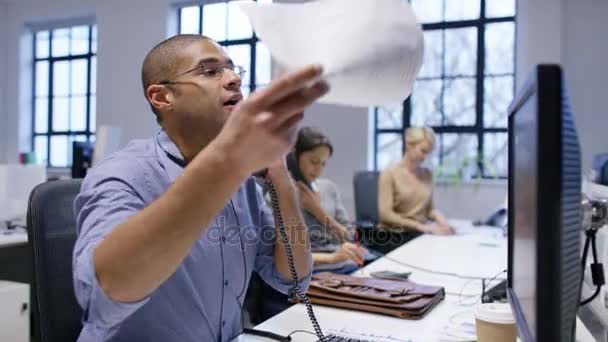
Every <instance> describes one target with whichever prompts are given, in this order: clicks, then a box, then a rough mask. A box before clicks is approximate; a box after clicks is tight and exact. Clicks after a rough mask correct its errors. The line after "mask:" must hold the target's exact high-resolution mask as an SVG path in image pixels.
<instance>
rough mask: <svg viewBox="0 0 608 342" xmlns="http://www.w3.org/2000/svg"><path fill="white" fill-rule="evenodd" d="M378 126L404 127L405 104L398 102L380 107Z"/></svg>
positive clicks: (389, 127) (380, 127)
mask: <svg viewBox="0 0 608 342" xmlns="http://www.w3.org/2000/svg"><path fill="white" fill-rule="evenodd" d="M377 113H378V116H377V118H378V119H377V120H378V121H377V122H376V127H378V128H379V129H382V128H388V129H402V128H403V106H402V105H401V104H396V105H392V106H383V107H378V112H377Z"/></svg>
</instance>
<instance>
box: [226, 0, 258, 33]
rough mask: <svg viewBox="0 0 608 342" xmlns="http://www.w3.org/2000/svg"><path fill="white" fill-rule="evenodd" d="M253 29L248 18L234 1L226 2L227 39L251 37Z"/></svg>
mask: <svg viewBox="0 0 608 342" xmlns="http://www.w3.org/2000/svg"><path fill="white" fill-rule="evenodd" d="M251 36H253V30H252V29H251V25H249V19H248V18H247V16H246V15H245V13H243V11H241V9H240V8H239V7H238V5H237V3H236V2H232V1H231V2H229V3H228V39H243V38H251Z"/></svg>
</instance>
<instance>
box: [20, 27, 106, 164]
mask: <svg viewBox="0 0 608 342" xmlns="http://www.w3.org/2000/svg"><path fill="white" fill-rule="evenodd" d="M78 26H87V28H88V39H87V41H88V42H87V44H88V46H87V53H82V54H76V55H72V54H71V52H70V53H68V54H67V55H65V56H59V57H55V56H53V54H52V51H53V40H54V39H53V31H55V30H61V29H72V28H73V27H78ZM96 26H97V25H96V23H94V22H92V21H88V20H87V21H85V22H80V21H75V22H73V23H72V22H67V23H65V24H63V25H60V24H54V25H49V26H46V27H45V26H36V27H32V28H31V34H32V50H31V51H32V62H31V66H32V73H31V75H32V79H31V82H32V83H31V84H32V88H31V91H32V93H31V103H30V108H31V127H30V132H31V137H30V138H31V139H30V143H31V146H32V148H31V150H32V151H35V149H36V138H37V137H46V167H47V168H49V169H63V168H70V167H71V165H72V161H71V160H69V159H68V160H67V164H66V165H65V166H57V165H52V164H51V138H52V137H55V136H65V137H66V138H67V139H68V143H69V142H70V138H71V137H74V136H85V137H86V141H91V140H92V138H93V139H94V136H95V132H94V130H93V129H92V128H93V127H92V126H93V124H94V123H92V122H91V121H92V120H91V119H92V118H91V111H92V110H91V109H92V108H91V98H92V96H95V97H96V96H97V89H96V88H97V87H96V85H93V84H91V81H92V79H91V74H92V60H93V58H97V47H96V46H95V52H93V30H94V29H95V30H96V29H97V27H96ZM44 31H46V32H48V35H49V38H48V56H47V57H41V58H39V57H37V52H38V51H37V50H38V49H37V37H38V34H40V33H41V32H44ZM68 41H69V42H71V37H70V39H69V40H68ZM96 43H97V41H96V40H95V44H96ZM75 60H84V61H86V63H87V71H86V87H87V89H86V93H85V94H83V95H80V96H84V98H85V108H86V109H85V110H86V113H85V115H86V118H85V129H84V130H77V131H73V130H71V127H69V125H68V130H65V131H55V130H54V129H53V114H54V113H53V98H54V90H53V81H54V71H53V69H54V68H53V65H54V64H55V63H57V62H65V61H67V62H69V63H71V62H72V61H75ZM39 62H47V63H48V79H47V89H48V91H47V94H46V95H43V96H37V94H36V86H37V82H36V77H37V74H36V65H37V63H39ZM93 88H95V90H94V91H93ZM72 96H73V94H72V93H71V92H68V95H67V97H68V98H69V99H71V98H72ZM37 98H44V99H46V100H47V104H46V106H47V107H46V110H47V127H46V132H45V133H38V132H36V99H37ZM70 148H71V147H70V146H69V145H68V150H69V149H70ZM66 152H67V151H66ZM68 153H69V152H68ZM37 162H38V163H41V162H42V161H37Z"/></svg>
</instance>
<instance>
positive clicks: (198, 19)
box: [178, 0, 272, 96]
mask: <svg viewBox="0 0 608 342" xmlns="http://www.w3.org/2000/svg"><path fill="white" fill-rule="evenodd" d="M258 2H263V3H270V2H272V1H271V0H258ZM178 13H179V20H178V22H179V28H178V31H179V33H191V34H203V35H205V36H207V37H209V38H212V39H214V40H215V41H217V42H218V43H220V44H221V45H223V46H225V47H226V49H227V50H228V54H229V55H230V57H231V58H232V60H233V61H234V63H235V64H238V65H242V66H243V67H245V70H246V71H247V73H246V74H245V77H244V79H243V80H242V86H241V90H242V92H243V95H244V96H246V95H247V94H249V93H250V92H252V91H254V90H255V89H256V88H260V87H264V86H266V85H267V84H268V83H270V77H271V58H270V52H269V51H268V48H266V47H265V46H264V45H263V44H262V43H260V42H259V40H258V38H257V37H256V35H255V34H254V33H253V30H252V28H251V25H249V19H247V16H245V14H244V13H243V12H242V11H241V10H240V9H239V8H238V6H237V4H236V3H234V2H232V1H219V2H217V1H215V2H213V3H211V2H209V3H204V2H203V4H201V5H196V6H186V7H180V8H179V12H178Z"/></svg>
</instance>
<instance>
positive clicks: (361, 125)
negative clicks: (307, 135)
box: [302, 104, 369, 219]
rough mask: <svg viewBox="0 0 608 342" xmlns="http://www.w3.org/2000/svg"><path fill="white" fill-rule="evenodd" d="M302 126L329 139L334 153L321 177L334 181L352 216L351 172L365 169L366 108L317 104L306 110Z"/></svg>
mask: <svg viewBox="0 0 608 342" xmlns="http://www.w3.org/2000/svg"><path fill="white" fill-rule="evenodd" d="M302 125H310V126H315V127H318V128H319V129H321V130H322V131H323V133H325V134H326V135H327V136H328V137H329V138H330V140H331V142H332V145H333V146H334V155H333V157H332V158H331V159H330V161H329V162H328V164H327V168H326V170H325V174H324V177H327V178H329V179H331V180H333V181H334V182H336V184H337V185H338V187H339V189H340V193H341V195H342V200H343V201H344V204H345V206H346V209H347V210H348V212H349V214H350V215H351V217H352V218H353V219H354V216H355V210H354V194H353V174H354V172H355V171H360V170H367V150H368V147H369V146H368V141H367V140H368V132H369V125H368V109H367V108H353V107H346V106H333V105H324V104H316V105H313V106H312V107H311V108H310V109H309V110H308V111H306V113H305V119H304V122H303V123H302Z"/></svg>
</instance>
